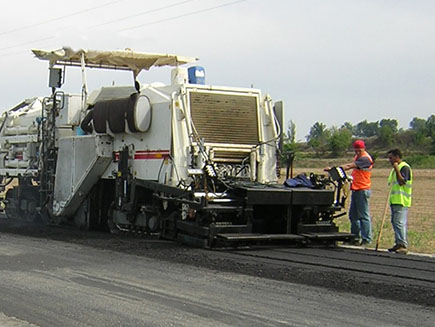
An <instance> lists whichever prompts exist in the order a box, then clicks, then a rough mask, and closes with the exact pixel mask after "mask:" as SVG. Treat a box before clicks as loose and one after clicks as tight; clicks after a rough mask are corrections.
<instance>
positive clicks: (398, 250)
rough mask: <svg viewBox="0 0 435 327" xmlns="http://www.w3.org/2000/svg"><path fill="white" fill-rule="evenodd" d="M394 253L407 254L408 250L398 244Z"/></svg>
mask: <svg viewBox="0 0 435 327" xmlns="http://www.w3.org/2000/svg"><path fill="white" fill-rule="evenodd" d="M396 253H401V254H407V253H408V249H407V248H406V246H404V245H402V244H399V247H398V248H397V250H396Z"/></svg>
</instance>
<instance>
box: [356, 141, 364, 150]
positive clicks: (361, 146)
mask: <svg viewBox="0 0 435 327" xmlns="http://www.w3.org/2000/svg"><path fill="white" fill-rule="evenodd" d="M365 147H366V145H365V143H364V141H363V140H356V141H355V142H353V148H354V149H365Z"/></svg>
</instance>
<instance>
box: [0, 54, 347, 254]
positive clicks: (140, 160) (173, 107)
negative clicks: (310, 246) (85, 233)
mask: <svg viewBox="0 0 435 327" xmlns="http://www.w3.org/2000/svg"><path fill="white" fill-rule="evenodd" d="M32 51H33V53H34V55H35V56H36V57H37V58H38V59H41V60H47V61H48V63H49V76H50V78H49V87H51V90H52V92H51V95H50V96H47V97H39V98H33V99H28V100H25V101H23V102H22V103H20V104H18V105H17V106H15V107H14V108H12V109H9V110H7V111H5V112H4V113H3V115H2V118H1V120H0V178H1V181H2V183H1V187H2V188H3V190H7V192H6V196H5V200H4V204H5V212H6V215H7V216H8V218H12V219H27V220H34V219H37V220H42V221H43V222H45V223H47V224H61V225H62V224H75V225H77V226H78V227H80V228H83V229H105V230H110V231H112V232H118V231H128V232H137V233H143V234H151V235H159V236H160V237H163V238H166V239H172V240H178V241H181V242H184V243H188V244H192V245H196V246H200V247H206V248H212V247H220V246H225V247H226V246H239V245H245V244H252V243H266V244H275V243H294V242H302V243H334V242H335V241H338V240H346V239H350V238H352V237H353V235H352V234H348V233H341V232H339V231H338V228H337V227H336V225H335V223H334V218H336V217H337V216H338V215H340V214H339V213H338V212H339V211H340V210H341V209H342V207H343V203H341V202H340V201H339V195H338V194H337V191H338V192H339V190H340V185H341V184H340V183H341V179H340V178H341V177H337V178H335V180H332V179H331V177H328V178H327V179H325V181H326V182H324V183H320V184H319V183H318V185H317V186H318V187H315V188H306V187H298V188H288V187H285V186H284V185H282V184H278V177H279V164H278V163H279V162H278V160H279V149H280V141H281V140H282V137H281V134H282V130H283V104H282V103H281V102H277V103H273V102H272V100H271V98H270V96H269V95H264V94H262V93H261V91H260V90H258V89H253V88H240V87H226V86H225V87H223V86H215V85H208V84H206V83H205V73H204V69H203V68H202V67H199V66H195V65H192V64H194V63H195V61H196V58H192V57H183V56H177V55H168V54H150V53H140V52H133V51H130V50H125V51H92V50H78V51H74V50H72V49H70V48H62V49H59V50H55V51H45V50H32ZM186 64H190V65H191V67H189V68H186V67H184V66H185V65H186ZM69 66H77V67H79V68H81V70H82V85H81V90H80V92H78V94H67V93H65V92H63V91H62V90H61V86H62V84H63V78H64V76H65V74H64V73H65V70H66V67H69ZM159 66H173V67H174V68H173V70H172V72H171V84H170V85H163V84H161V83H153V84H148V85H140V83H139V82H138V81H137V75H138V74H139V73H140V72H141V71H142V70H149V69H150V68H152V67H159ZM89 68H92V69H118V70H130V71H132V72H133V82H132V85H131V86H105V87H101V88H99V89H97V90H95V91H93V92H89V91H88V86H87V82H86V71H87V69H89ZM331 183H332V184H333V185H336V186H337V185H338V187H336V188H335V189H334V188H333V189H329V188H328V187H325V185H329V184H331ZM319 185H320V186H319Z"/></svg>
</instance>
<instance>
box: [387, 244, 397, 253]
mask: <svg viewBox="0 0 435 327" xmlns="http://www.w3.org/2000/svg"><path fill="white" fill-rule="evenodd" d="M399 247H400V245H399V244H394V246H393V247H392V248H389V249H388V252H396V251H397V249H398V248H399Z"/></svg>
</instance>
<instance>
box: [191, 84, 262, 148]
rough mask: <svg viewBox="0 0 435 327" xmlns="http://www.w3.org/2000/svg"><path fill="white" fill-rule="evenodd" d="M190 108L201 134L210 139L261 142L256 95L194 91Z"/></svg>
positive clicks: (206, 139) (212, 141)
mask: <svg viewBox="0 0 435 327" xmlns="http://www.w3.org/2000/svg"><path fill="white" fill-rule="evenodd" d="M190 111H191V114H192V120H193V123H194V124H195V127H196V130H197V132H198V134H199V136H200V137H201V138H204V139H205V142H207V143H227V144H248V145H255V144H257V143H258V118H257V98H256V97H255V96H244V95H243V96H242V95H234V94H217V93H204V92H190Z"/></svg>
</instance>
